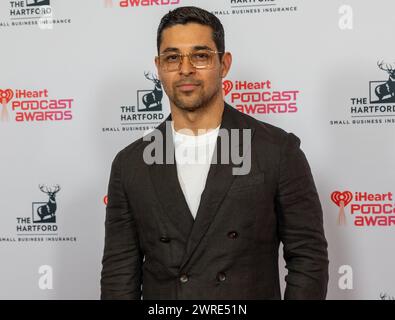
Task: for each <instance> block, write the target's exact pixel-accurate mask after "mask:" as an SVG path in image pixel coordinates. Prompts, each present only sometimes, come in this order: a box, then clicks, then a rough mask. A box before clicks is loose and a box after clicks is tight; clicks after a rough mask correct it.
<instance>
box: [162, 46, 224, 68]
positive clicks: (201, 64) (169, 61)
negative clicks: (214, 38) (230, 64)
mask: <svg viewBox="0 0 395 320" xmlns="http://www.w3.org/2000/svg"><path fill="white" fill-rule="evenodd" d="M218 53H222V52H219V51H213V50H196V51H192V52H190V53H185V54H181V53H175V52H165V53H161V54H160V55H159V57H158V58H159V64H160V66H161V67H162V68H163V70H164V71H166V72H172V71H178V70H180V66H181V63H182V61H183V58H184V57H188V59H189V62H190V63H191V65H192V66H193V67H194V68H196V69H207V68H209V67H211V66H212V65H213V62H214V57H215V55H216V54H218Z"/></svg>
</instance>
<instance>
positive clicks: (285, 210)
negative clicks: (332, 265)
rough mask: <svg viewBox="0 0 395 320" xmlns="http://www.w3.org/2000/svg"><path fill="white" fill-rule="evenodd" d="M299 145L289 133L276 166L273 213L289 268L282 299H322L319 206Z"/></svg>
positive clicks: (323, 244)
mask: <svg viewBox="0 0 395 320" xmlns="http://www.w3.org/2000/svg"><path fill="white" fill-rule="evenodd" d="M299 146H300V140H299V138H298V137H296V136H295V135H294V134H292V133H288V135H287V138H286V142H285V144H284V145H283V147H282V151H281V159H280V165H279V183H278V190H277V196H276V211H277V214H278V229H279V236H280V240H281V241H282V243H283V252H284V259H285V262H286V268H287V269H288V275H287V276H286V277H285V280H286V289H285V294H284V298H285V299H317V300H318V299H325V298H326V293H327V284H328V264H329V261H328V252H327V246H328V245H327V241H326V239H325V234H324V228H323V213H322V207H321V203H320V200H319V196H318V193H317V190H316V187H315V183H314V180H313V176H312V173H311V170H310V167H309V164H308V162H307V159H306V157H305V154H304V153H303V151H302V150H301V149H300V147H299Z"/></svg>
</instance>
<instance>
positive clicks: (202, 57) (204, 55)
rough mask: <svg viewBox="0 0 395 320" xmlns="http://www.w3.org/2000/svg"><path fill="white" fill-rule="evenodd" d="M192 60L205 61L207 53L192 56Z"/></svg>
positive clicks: (207, 56)
mask: <svg viewBox="0 0 395 320" xmlns="http://www.w3.org/2000/svg"><path fill="white" fill-rule="evenodd" d="M193 57H194V59H196V60H207V59H208V58H209V55H208V53H204V52H199V53H194V54H193Z"/></svg>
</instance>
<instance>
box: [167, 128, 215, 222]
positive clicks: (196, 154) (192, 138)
mask: <svg viewBox="0 0 395 320" xmlns="http://www.w3.org/2000/svg"><path fill="white" fill-rule="evenodd" d="M171 127H172V130H173V139H174V146H175V159H176V165H177V175H178V181H179V182H180V186H181V189H182V191H183V193H184V196H185V199H186V202H187V204H188V207H189V209H190V211H191V213H192V216H193V218H194V219H195V218H196V213H197V210H198V208H199V203H200V197H201V195H202V192H203V190H204V187H205V185H206V180H207V175H208V171H209V169H210V164H211V159H212V156H213V152H214V149H215V144H216V141H217V137H218V132H219V128H220V126H218V127H217V128H216V129H213V130H210V131H206V132H205V133H202V134H200V133H199V134H198V135H192V132H189V134H186V133H185V132H184V133H183V130H180V131H175V130H174V124H173V122H172V126H171Z"/></svg>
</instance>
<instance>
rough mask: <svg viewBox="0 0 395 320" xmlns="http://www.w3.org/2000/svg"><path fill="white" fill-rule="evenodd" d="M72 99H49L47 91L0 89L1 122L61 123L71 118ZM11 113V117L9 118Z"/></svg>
mask: <svg viewBox="0 0 395 320" xmlns="http://www.w3.org/2000/svg"><path fill="white" fill-rule="evenodd" d="M73 101H74V100H73V99H71V98H66V99H57V98H50V97H49V93H48V90H47V89H42V90H26V89H16V90H12V89H5V90H3V89H0V103H1V108H2V110H1V115H0V120H1V121H8V120H10V118H12V119H13V120H15V121H16V122H35V121H39V122H40V121H62V120H71V119H72V118H73V114H72V106H73ZM10 113H11V116H10Z"/></svg>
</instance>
